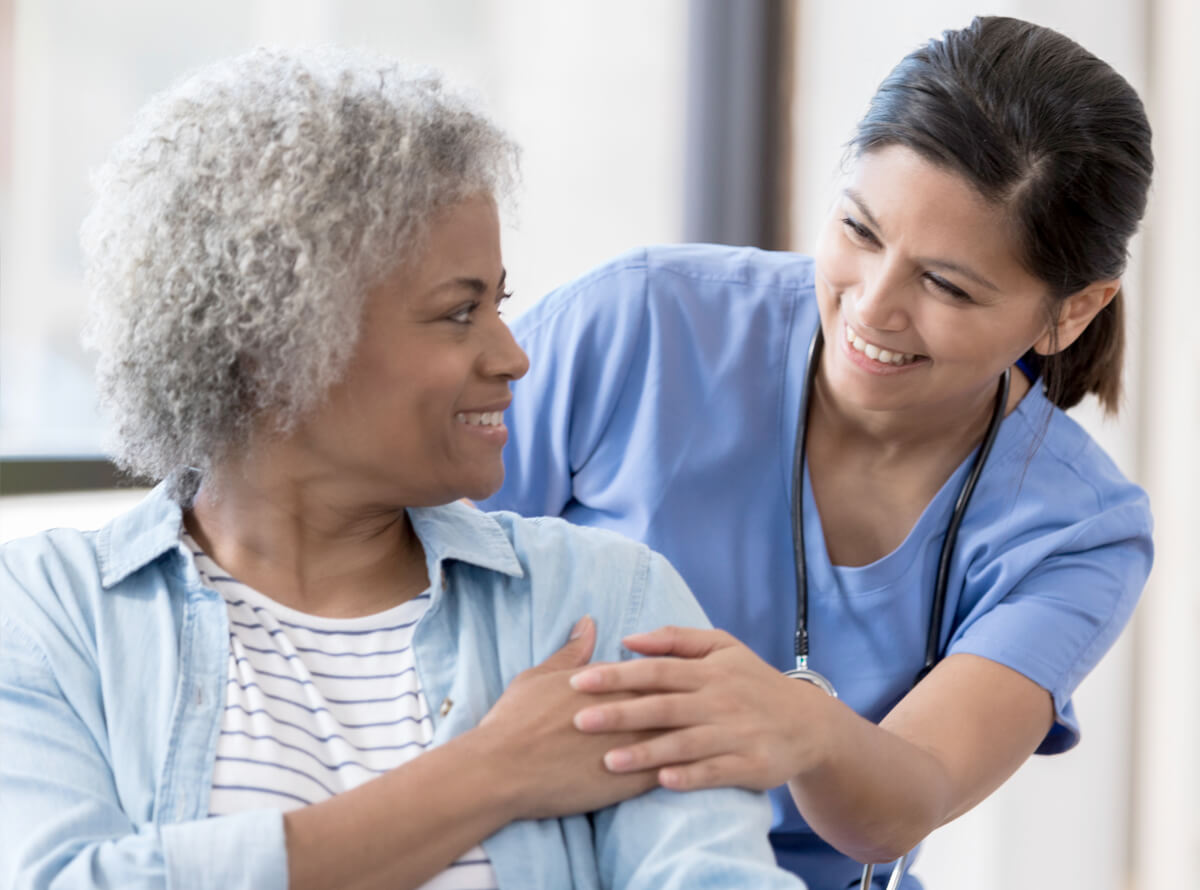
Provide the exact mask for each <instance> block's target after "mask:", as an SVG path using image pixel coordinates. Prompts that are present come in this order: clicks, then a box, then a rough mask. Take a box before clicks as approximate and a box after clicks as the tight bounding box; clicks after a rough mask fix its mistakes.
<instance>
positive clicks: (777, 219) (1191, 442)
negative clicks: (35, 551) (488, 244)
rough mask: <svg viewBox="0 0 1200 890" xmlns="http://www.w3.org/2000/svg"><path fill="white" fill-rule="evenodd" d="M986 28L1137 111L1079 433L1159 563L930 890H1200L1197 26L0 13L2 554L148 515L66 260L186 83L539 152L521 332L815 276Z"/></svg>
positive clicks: (944, 861)
mask: <svg viewBox="0 0 1200 890" xmlns="http://www.w3.org/2000/svg"><path fill="white" fill-rule="evenodd" d="M975 14H1004V15H1014V16H1018V17H1021V18H1028V19H1031V20H1034V21H1037V22H1039V23H1041V24H1045V25H1049V26H1051V27H1054V28H1057V29H1058V30H1060V31H1063V32H1064V33H1066V34H1068V35H1070V36H1071V37H1073V38H1075V39H1076V40H1078V41H1079V42H1080V43H1082V44H1083V45H1084V46H1086V47H1088V48H1089V49H1090V50H1092V51H1093V52H1094V53H1096V54H1097V55H1099V56H1101V57H1102V58H1104V59H1106V60H1107V61H1108V62H1110V63H1111V64H1112V65H1113V66H1114V67H1116V68H1117V69H1118V70H1119V71H1121V72H1122V73H1123V74H1124V75H1125V76H1126V77H1127V78H1128V79H1129V80H1130V81H1131V82H1132V83H1133V84H1134V86H1135V87H1137V88H1138V90H1139V91H1140V92H1141V94H1142V96H1143V98H1144V99H1145V100H1146V104H1147V107H1148V110H1149V113H1150V118H1151V122H1152V124H1153V125H1154V128H1155V140H1156V145H1155V152H1156V156H1157V168H1158V169H1157V176H1156V185H1155V189H1154V193H1153V195H1152V198H1151V206H1150V211H1149V215H1148V218H1147V220H1146V222H1145V225H1144V228H1143V234H1142V236H1141V237H1140V238H1139V240H1138V241H1137V242H1136V244H1135V252H1134V255H1133V257H1132V262H1131V266H1130V270H1129V274H1128V276H1127V278H1126V288H1125V290H1126V293H1127V295H1128V296H1129V297H1130V298H1131V300H1132V307H1131V308H1132V317H1131V319H1130V324H1131V330H1130V334H1131V347H1132V348H1131V350H1130V354H1129V363H1128V366H1127V369H1126V386H1127V391H1126V397H1125V403H1124V405H1123V409H1122V412H1121V415H1120V418H1119V419H1118V420H1116V421H1105V420H1103V419H1102V418H1101V417H1100V414H1099V412H1098V411H1097V410H1096V407H1095V405H1092V404H1085V405H1084V406H1082V407H1081V408H1080V409H1079V410H1078V411H1076V412H1075V414H1076V416H1077V418H1078V419H1079V420H1080V421H1081V422H1082V423H1083V424H1084V425H1085V426H1087V427H1088V429H1089V430H1091V431H1092V432H1093V434H1094V435H1096V436H1097V437H1098V438H1099V439H1100V440H1101V442H1102V443H1103V444H1104V445H1105V446H1106V447H1107V448H1108V450H1109V451H1110V453H1112V454H1113V455H1114V456H1115V457H1116V459H1117V460H1118V462H1119V463H1120V464H1121V465H1122V467H1123V468H1124V470H1125V472H1126V473H1127V474H1128V475H1130V476H1131V477H1132V478H1134V479H1135V480H1137V481H1138V482H1139V483H1140V484H1142V485H1143V486H1145V487H1146V488H1147V490H1148V491H1149V492H1150V495H1151V500H1152V503H1153V507H1154V511H1155V515H1156V522H1157V526H1156V542H1157V559H1156V564H1155V568H1154V571H1153V574H1152V576H1151V579H1150V584H1149V586H1148V588H1147V591H1146V595H1145V598H1144V600H1143V602H1142V604H1141V605H1140V606H1139V609H1138V612H1137V614H1136V616H1135V619H1134V622H1133V624H1132V625H1131V627H1130V628H1129V630H1128V631H1127V632H1126V633H1125V635H1124V636H1123V637H1122V639H1121V641H1120V642H1119V643H1118V645H1117V646H1116V648H1115V649H1114V650H1113V651H1112V652H1111V653H1110V655H1109V656H1108V658H1107V659H1106V660H1105V661H1104V662H1103V663H1102V665H1101V666H1100V668H1099V669H1098V670H1097V671H1096V672H1095V673H1094V674H1093V675H1092V676H1091V677H1090V678H1088V680H1087V681H1086V682H1085V684H1084V686H1083V687H1082V688H1081V690H1080V691H1079V693H1078V695H1077V697H1076V705H1077V708H1078V711H1079V714H1080V719H1081V721H1082V724H1083V733H1084V734H1083V742H1082V743H1081V745H1080V746H1079V747H1078V748H1076V749H1075V750H1074V751H1072V752H1070V753H1068V754H1065V755H1060V756H1056V757H1050V758H1034V759H1033V760H1032V761H1031V762H1030V763H1029V764H1027V765H1026V766H1025V767H1023V768H1022V770H1021V771H1020V772H1019V773H1018V774H1017V776H1016V777H1014V779H1013V780H1012V781H1010V782H1009V783H1008V784H1007V785H1006V786H1005V787H1004V788H1002V789H1001V790H1000V791H999V792H997V794H995V795H994V796H993V797H992V798H991V799H990V800H988V801H987V802H985V803H984V804H982V805H980V806H979V807H977V808H976V809H975V810H974V811H972V812H971V813H969V814H967V815H966V816H964V817H963V818H961V819H959V820H958V821H957V822H955V823H953V824H952V825H949V826H947V827H945V828H943V829H941V830H940V831H939V832H937V833H936V834H935V835H934V837H933V838H932V839H931V840H930V842H929V843H928V844H927V845H926V848H925V851H924V853H923V855H922V857H921V859H920V860H919V861H918V863H917V866H916V868H915V871H916V873H917V874H919V875H921V876H922V877H923V878H924V879H925V881H926V884H927V886H928V887H929V888H930V890H940V888H952V887H972V888H979V890H992V888H1000V887H1088V888H1104V890H1108V888H1113V890H1115V888H1123V890H1124V888H1146V890H1148V888H1159V887H1168V886H1169V887H1186V886H1188V885H1189V884H1190V881H1191V880H1195V879H1196V877H1195V876H1196V875H1198V874H1200V807H1198V806H1197V805H1196V804H1195V803H1194V801H1195V800H1197V799H1200V666H1198V665H1197V660H1196V659H1195V657H1194V656H1193V654H1192V653H1193V650H1194V648H1195V643H1196V641H1197V640H1200V582H1198V581H1197V580H1196V577H1197V573H1196V572H1195V571H1194V569H1193V568H1192V567H1191V564H1190V563H1189V562H1188V559H1189V558H1190V557H1189V554H1191V553H1192V552H1193V551H1194V549H1195V544H1194V543H1193V539H1194V538H1195V536H1196V535H1197V534H1198V533H1200V474H1198V473H1197V470H1196V461H1195V459H1194V458H1193V457H1189V455H1192V454H1194V452H1195V451H1196V446H1195V443H1196V442H1197V439H1198V437H1200V373H1198V370H1200V368H1198V362H1197V357H1196V356H1197V348H1196V346H1195V344H1190V343H1189V340H1190V338H1191V336H1192V332H1193V331H1197V332H1198V333H1200V300H1198V298H1197V295H1196V293H1195V290H1196V289H1195V287H1194V284H1193V276H1192V275H1191V274H1190V271H1191V265H1192V263H1193V262H1194V260H1195V256H1194V255H1195V254H1196V252H1197V251H1198V250H1200V166H1198V165H1197V159H1198V156H1197V146H1200V55H1198V54H1197V53H1196V51H1195V47H1196V46H1197V45H1198V44H1200V3H1198V2H1197V0H1107V2H1106V3H1104V4H1103V6H1100V5H1099V4H1096V3H1095V2H1093V0H1039V2H1033V0H1007V2H1004V0H993V2H990V3H988V5H986V6H979V5H976V4H975V3H972V2H963V0H907V2H903V3H898V2H895V0H857V2H855V3H852V4H851V3H843V2H837V0H606V2H603V3H601V2H598V0H438V2H436V3H435V2H425V0H207V2H205V3H203V4H199V3H184V2H164V0H105V2H104V3H91V2H86V0H0V238H2V242H0V541H3V540H6V539H8V538H11V537H14V536H16V535H19V534H25V533H27V532H31V531H34V530H37V529H39V528H43V527H46V526H50V525H76V526H95V525H98V524H100V523H102V522H104V521H105V520H106V519H107V518H108V517H110V516H112V515H113V514H115V513H116V512H118V511H119V510H121V509H123V508H124V507H125V506H126V505H128V504H129V503H131V502H132V501H133V500H135V499H136V498H137V497H138V496H139V495H140V492H139V491H138V490H137V489H136V488H130V487H129V485H130V483H129V482H128V481H122V480H120V479H119V478H117V476H116V475H115V473H114V472H113V470H112V468H111V466H110V465H109V464H108V463H107V461H105V459H104V444H103V443H104V427H103V422H102V420H101V418H100V416H99V414H98V412H97V410H96V405H95V397H94V391H93V387H92V383H91V364H92V363H91V360H90V357H89V356H87V355H86V354H85V353H84V352H83V350H82V349H81V347H80V345H79V336H78V330H79V322H80V318H81V315H82V311H83V306H84V302H85V294H84V291H83V286H82V281H81V267H80V254H79V248H78V242H77V232H78V228H79V223H80V221H81V220H82V218H83V216H84V214H85V213H86V210H87V208H88V206H89V200H90V197H89V190H88V172H89V170H90V169H92V168H94V167H95V166H96V165H97V164H98V163H99V162H100V161H101V160H102V158H103V157H104V155H105V153H106V151H107V150H108V148H109V146H110V145H111V144H112V143H113V141H114V140H115V139H116V138H117V137H119V136H120V135H121V134H123V133H124V132H125V131H126V130H127V129H128V128H129V126H130V123H131V121H132V116H133V114H134V112H135V110H136V109H137V108H138V107H139V106H140V105H141V104H142V103H143V102H144V101H145V100H146V99H147V98H148V97H149V96H150V95H151V94H152V93H154V92H157V91H158V90H161V89H163V88H164V87H166V86H168V85H169V84H170V83H171V82H173V81H174V80H176V79H177V78H178V77H179V76H181V75H182V74H184V73H186V72H187V71H188V70H190V69H192V68H194V67H196V66H198V65H201V64H203V63H204V62H207V61H209V60H212V59H214V58H217V57H220V56H224V55H228V54H232V53H235V52H238V51H241V50H243V49H246V48H249V47H251V46H253V45H256V44H260V43H273V44H313V43H339V44H349V45H362V46H369V47H371V48H374V49H376V50H379V51H382V52H385V53H389V54H391V55H394V56H396V57H399V58H401V59H405V60H408V61H412V62H418V63H426V64H429V65H432V66H435V67H437V68H440V69H442V70H443V71H445V72H446V73H447V74H448V75H449V76H450V77H451V79H453V80H455V81H456V82H458V83H459V84H460V85H463V86H466V87H468V88H470V89H473V90H474V91H476V92H477V93H478V94H479V96H480V97H481V98H482V100H483V102H484V104H485V105H486V106H487V107H488V108H489V109H490V111H491V112H492V113H493V115H494V116H495V117H496V118H497V120H499V121H500V122H501V123H502V124H503V125H505V126H506V127H507V128H508V129H509V130H510V132H512V134H513V135H514V136H515V137H516V138H517V140H518V141H519V142H520V143H521V144H522V145H523V146H524V158H523V167H524V186H523V188H522V190H521V193H520V196H519V202H518V204H517V206H516V207H515V208H514V209H513V212H511V213H510V214H509V216H510V218H509V220H508V224H507V226H506V229H505V235H504V237H505V259H506V264H507V266H508V270H509V280H510V281H511V282H512V283H513V285H514V288H515V290H516V292H517V298H516V300H514V305H513V307H512V308H513V311H514V312H517V313H519V312H520V311H522V310H523V309H524V308H527V307H528V306H529V305H530V304H531V303H532V302H534V301H535V300H537V299H538V297H539V296H540V295H542V294H543V293H545V292H546V291H547V290H549V289H550V288H551V287H553V286H554V285H555V284H558V283H561V282H563V281H565V280H567V279H568V278H571V277H572V276H575V275H577V274H579V273H581V272H583V271H585V270H587V269H588V268H590V267H591V266H593V265H595V264H597V263H599V262H601V261H603V260H604V259H606V258H608V257H610V256H611V255H613V254H615V253H617V252H620V251H622V250H625V249H626V248H630V247H634V246H637V245H640V244H645V243H651V242H674V241H681V240H708V241H724V242H728V243H736V244H757V245H759V246H763V247H773V248H784V249H794V250H800V251H805V250H809V249H811V247H812V242H813V237H814V234H815V232H816V229H817V226H818V223H819V221H820V219H821V217H822V215H823V213H824V211H825V208H826V205H827V201H828V200H829V199H830V197H831V195H832V191H831V188H832V184H833V178H834V175H835V172H836V169H837V166H838V162H839V159H840V156H841V152H842V145H843V144H844V142H845V141H846V139H847V138H848V137H849V135H850V133H851V130H852V127H853V124H854V122H855V121H856V119H857V118H858V116H859V115H860V114H861V113H862V111H863V110H864V108H865V106H866V103H867V100H868V99H869V97H870V95H871V93H872V91H873V90H874V87H875V85H876V84H877V83H878V82H879V80H880V79H881V78H882V77H883V76H884V75H885V74H886V73H887V71H888V70H889V69H890V68H891V66H892V65H893V64H895V62H896V61H898V60H899V58H900V57H901V56H902V55H904V54H905V53H906V52H908V51H909V50H910V49H912V48H913V47H915V46H916V45H918V44H919V43H921V42H922V41H924V40H925V39H927V38H929V37H931V36H934V35H936V34H937V33H938V32H940V31H942V30H943V29H946V28H957V27H961V26H963V25H965V24H967V23H968V22H969V21H970V19H971V17H972V16H973V15H975ZM0 608H3V602H2V600H0Z"/></svg>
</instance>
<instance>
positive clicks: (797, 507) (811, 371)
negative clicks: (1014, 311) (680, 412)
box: [784, 325, 1010, 890]
mask: <svg viewBox="0 0 1200 890" xmlns="http://www.w3.org/2000/svg"><path fill="white" fill-rule="evenodd" d="M823 345H824V338H823V337H822V335H821V326H820V325H817V329H816V331H815V332H814V333H813V336H812V341H811V342H810V343H809V345H808V361H807V363H806V365H805V369H804V389H803V393H802V395H801V399H800V411H799V416H798V417H797V420H796V447H795V451H794V457H793V459H792V546H793V548H794V550H795V561H796V637H795V653H796V667H795V668H794V669H793V670H790V671H787V672H786V673H785V674H784V676H787V677H792V678H794V679H797V680H804V681H805V682H808V683H812V684H813V685H814V686H816V687H817V688H819V689H821V690H823V691H824V692H826V693H827V694H828V695H831V696H833V697H834V698H837V690H836V689H834V687H833V683H831V682H830V681H829V678H828V677H826V676H824V675H823V674H821V673H820V672H818V671H814V670H812V669H811V668H809V666H808V572H807V566H806V563H805V559H804V456H805V442H806V439H807V438H808V409H809V403H810V401H811V398H812V391H813V381H814V380H815V379H816V376H817V363H818V362H819V361H820V358H821V347H822V346H823ZM1009 378H1010V372H1009V369H1008V368H1005V369H1004V373H1003V374H1002V375H1000V385H999V386H998V387H997V388H996V402H995V406H994V407H993V408H992V419H991V420H990V421H989V422H988V428H987V432H985V433H984V434H983V442H982V444H981V445H980V446H979V450H978V451H977V452H976V454H975V460H974V462H973V463H972V464H971V470H970V472H969V473H967V478H966V479H965V480H963V484H962V488H961V489H960V490H959V492H958V500H956V501H955V502H954V512H953V513H952V514H951V515H950V522H949V524H948V525H947V526H946V537H945V539H944V540H943V541H942V550H941V554H940V555H939V557H938V569H937V578H936V581H935V582H934V587H933V608H932V609H931V613H930V616H929V633H928V635H927V636H926V637H925V664H924V665H923V666H922V668H921V670H919V671H918V672H917V675H916V677H915V678H914V679H913V682H912V685H913V686H916V685H917V684H918V683H920V682H921V680H923V679H924V678H925V675H926V674H928V673H929V672H930V671H931V670H933V668H934V665H936V664H937V663H938V661H939V660H941V657H942V653H941V649H940V646H939V645H938V641H939V639H940V638H941V629H942V624H943V623H944V622H945V617H946V586H947V584H948V583H949V580H950V560H951V558H952V557H953V555H954V543H955V541H956V540H957V539H958V527H959V526H960V525H962V520H963V516H964V515H965V514H966V512H967V504H969V503H970V501H971V495H972V494H974V492H975V484H976V483H977V482H978V481H979V476H980V474H981V473H982V472H983V465H984V463H986V462H987V459H988V455H989V454H991V453H992V446H993V445H994V444H995V443H996V434H997V433H998V432H999V431H1000V423H1001V422H1002V421H1003V420H1004V410H1005V407H1006V406H1007V405H1008V384H1009ZM910 688H911V687H910ZM911 855H912V854H911V852H909V853H905V854H904V855H903V856H901V857H900V858H899V859H898V860H897V861H896V864H895V866H894V867H893V868H892V874H891V876H890V877H889V878H888V883H887V890H898V888H899V886H900V881H901V880H902V879H903V878H904V872H905V871H906V870H907V868H908V862H909V858H910V856H911ZM874 874H875V866H874V865H873V864H870V863H868V864H866V865H864V866H863V873H862V880H861V882H860V883H859V888H860V890H869V888H870V886H871V881H872V879H873V878H874Z"/></svg>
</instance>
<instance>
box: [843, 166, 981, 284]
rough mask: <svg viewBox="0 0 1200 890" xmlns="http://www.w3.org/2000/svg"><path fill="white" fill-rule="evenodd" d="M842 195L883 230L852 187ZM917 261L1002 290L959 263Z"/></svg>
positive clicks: (868, 219) (874, 226)
mask: <svg viewBox="0 0 1200 890" xmlns="http://www.w3.org/2000/svg"><path fill="white" fill-rule="evenodd" d="M842 193H843V194H844V195H845V196H846V197H847V198H849V199H850V200H851V201H853V202H854V206H855V207H857V208H858V212H859V213H861V214H862V215H863V218H864V219H865V220H866V221H867V222H868V223H870V224H871V227H872V228H875V229H880V228H882V226H880V225H879V221H878V220H876V219H875V217H874V215H873V214H872V213H871V211H870V210H868V209H867V205H866V203H864V201H863V199H862V195H860V194H859V193H858V192H856V191H855V190H854V189H853V188H850V187H847V188H845V189H843V191H842ZM917 261H918V262H919V263H921V264H922V265H925V266H930V267H932V268H934V269H944V270H945V271H947V272H954V273H956V274H958V275H961V276H962V277H963V278H969V279H971V281H974V282H975V283H976V284H978V285H981V286H983V287H986V288H988V289H989V290H994V291H998V290H1000V288H998V287H996V285H994V284H992V283H991V282H990V281H988V280H987V279H986V278H984V277H983V276H982V275H980V274H979V273H978V272H973V271H971V270H970V269H968V268H967V267H966V266H960V265H959V264H958V263H954V262H951V261H950V260H939V259H926V258H924V257H919V258H918V259H917Z"/></svg>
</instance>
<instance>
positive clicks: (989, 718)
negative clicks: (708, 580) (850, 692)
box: [571, 627, 1054, 862]
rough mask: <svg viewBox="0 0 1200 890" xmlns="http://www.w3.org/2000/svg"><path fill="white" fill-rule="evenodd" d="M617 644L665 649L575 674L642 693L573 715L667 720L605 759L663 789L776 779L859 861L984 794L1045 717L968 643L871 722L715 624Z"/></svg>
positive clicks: (1049, 709) (600, 728)
mask: <svg viewBox="0 0 1200 890" xmlns="http://www.w3.org/2000/svg"><path fill="white" fill-rule="evenodd" d="M625 645H626V646H627V647H628V648H630V649H633V650H634V651H636V652H639V653H641V654H643V655H649V656H666V657H650V658H644V659H635V660H633V661H627V662H624V663H621V664H600V665H597V664H593V665H592V666H590V667H589V668H587V669H586V670H584V671H582V672H580V673H577V674H575V675H574V676H573V677H572V679H571V683H572V685H574V686H575V687H576V688H578V689H580V690H582V691H587V692H591V693H599V692H616V691H624V692H640V693H642V695H641V696H639V697H638V698H635V699H632V700H630V701H626V702H619V703H606V704H597V705H595V706H592V707H589V708H586V709H584V710H583V711H581V712H580V713H578V714H576V715H575V725H576V726H578V727H579V728H580V729H581V730H583V731H584V732H615V731H645V730H659V731H662V730H668V731H667V732H665V733H663V734H661V735H656V736H655V737H652V738H650V739H649V740H647V741H643V742H640V743H637V744H634V745H631V746H628V747H625V748H621V749H615V750H612V751H609V752H608V754H607V755H606V756H605V762H606V764H607V765H608V767H609V768H610V769H612V770H613V771H614V772H625V771H635V770H645V769H658V777H659V781H660V782H661V783H662V784H663V785H664V786H665V787H667V788H670V789H672V790H675V791H689V790H694V789H697V788H713V787H717V786H722V785H738V786H741V787H744V788H753V789H765V788H772V787H774V786H776V785H779V784H782V783H784V782H786V783H787V784H788V786H789V787H790V789H791V792H792V796H793V797H794V798H795V800H796V805H797V807H798V808H799V810H800V813H801V814H802V815H803V816H804V818H805V819H806V820H807V821H808V823H809V825H810V826H812V828H813V829H814V830H815V831H816V832H817V833H818V834H819V835H820V836H821V837H822V838H824V839H825V840H826V841H827V842H829V843H830V844H832V845H833V846H834V847H836V848H837V849H839V850H840V851H842V852H843V853H845V854H846V855H848V856H851V857H852V858H854V859H857V860H859V861H864V862H867V861H870V862H884V861H888V860H891V859H896V858H898V857H899V856H900V855H902V854H903V853H904V852H906V851H907V850H909V849H911V848H912V847H913V846H915V845H916V844H917V843H919V842H920V841H921V840H922V839H923V838H924V837H925V836H926V835H927V834H929V833H930V832H931V831H933V830H934V829H935V828H937V827H939V826H940V825H943V824H945V823H946V822H948V821H950V820H951V819H953V818H955V817H956V816H958V815H960V814H962V813H964V812H966V811H967V810H968V809H970V808H971V807H972V806H974V805H975V804H976V803H978V802H979V801H981V800H982V799H983V798H985V797H987V795H988V794H989V793H991V792H992V791H993V790H994V789H996V788H997V787H998V786H999V785H1000V784H1001V783H1003V782H1004V780H1005V779H1006V778H1008V776H1010V775H1011V774H1012V773H1013V772H1014V771H1015V770H1016V769H1017V767H1018V766H1020V765H1021V763H1022V762H1023V761H1024V760H1025V759H1026V758H1027V757H1028V756H1029V755H1030V754H1032V753H1033V751H1034V750H1035V749H1036V748H1037V746H1038V745H1039V744H1040V743H1041V741H1042V739H1043V738H1045V736H1046V733H1047V732H1048V731H1049V729H1050V726H1051V724H1052V722H1053V719H1054V709H1053V705H1052V703H1051V698H1050V694H1049V693H1047V692H1046V691H1045V690H1044V689H1042V688H1041V687H1040V686H1038V685H1037V684H1035V683H1034V682H1033V681H1031V680H1029V679H1027V678H1026V677H1024V676H1023V675H1021V674H1019V673H1017V672H1016V671H1013V670H1011V669H1009V668H1007V667H1004V666H1002V665H1000V664H998V663H996V662H993V661H989V660H988V659H985V658H982V657H979V656H975V655H967V654H954V655H951V656H949V657H947V658H946V659H945V660H943V661H942V662H941V663H940V664H939V665H938V666H937V667H936V668H935V669H934V670H933V671H932V672H931V673H930V674H929V676H927V677H926V678H925V679H924V680H923V681H922V682H921V683H920V684H919V685H918V686H917V687H916V688H915V689H913V690H912V691H911V692H910V693H909V694H908V695H907V696H906V697H905V698H904V699H902V700H901V702H900V703H899V704H898V705H897V706H896V707H895V709H893V711H892V712H891V713H890V714H888V716H887V717H886V718H885V719H884V720H883V721H882V723H881V724H880V725H878V726H877V725H875V724H874V723H872V722H871V721H869V720H866V719H864V718H863V717H860V716H859V715H858V714H856V713H855V712H854V711H852V710H851V709H850V708H849V707H847V706H846V705H845V704H844V703H843V702H841V701H838V700H837V699H834V698H830V697H829V696H827V695H826V694H825V693H824V692H822V691H821V690H819V689H817V688H816V687H815V686H813V685H811V684H809V683H805V682H803V681H800V680H792V679H788V678H787V677H784V676H783V675H782V674H780V673H779V671H777V670H776V669H774V668H772V667H771V666H770V665H768V664H766V663H765V662H763V661H762V660H761V659H760V658H759V657H758V656H757V655H756V654H755V653H754V652H752V651H751V650H750V649H749V648H748V647H747V646H746V645H745V644H743V643H741V642H739V641H738V640H736V639H735V638H733V637H732V636H730V635H729V634H727V633H725V632H723V631H717V630H707V631H706V630H697V629H692V628H679V627H664V628H660V629H658V630H656V631H653V632H651V633H648V634H639V635H637V636H633V637H628V638H626V640H625ZM655 693H657V694H655ZM672 730H673V731H672Z"/></svg>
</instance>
